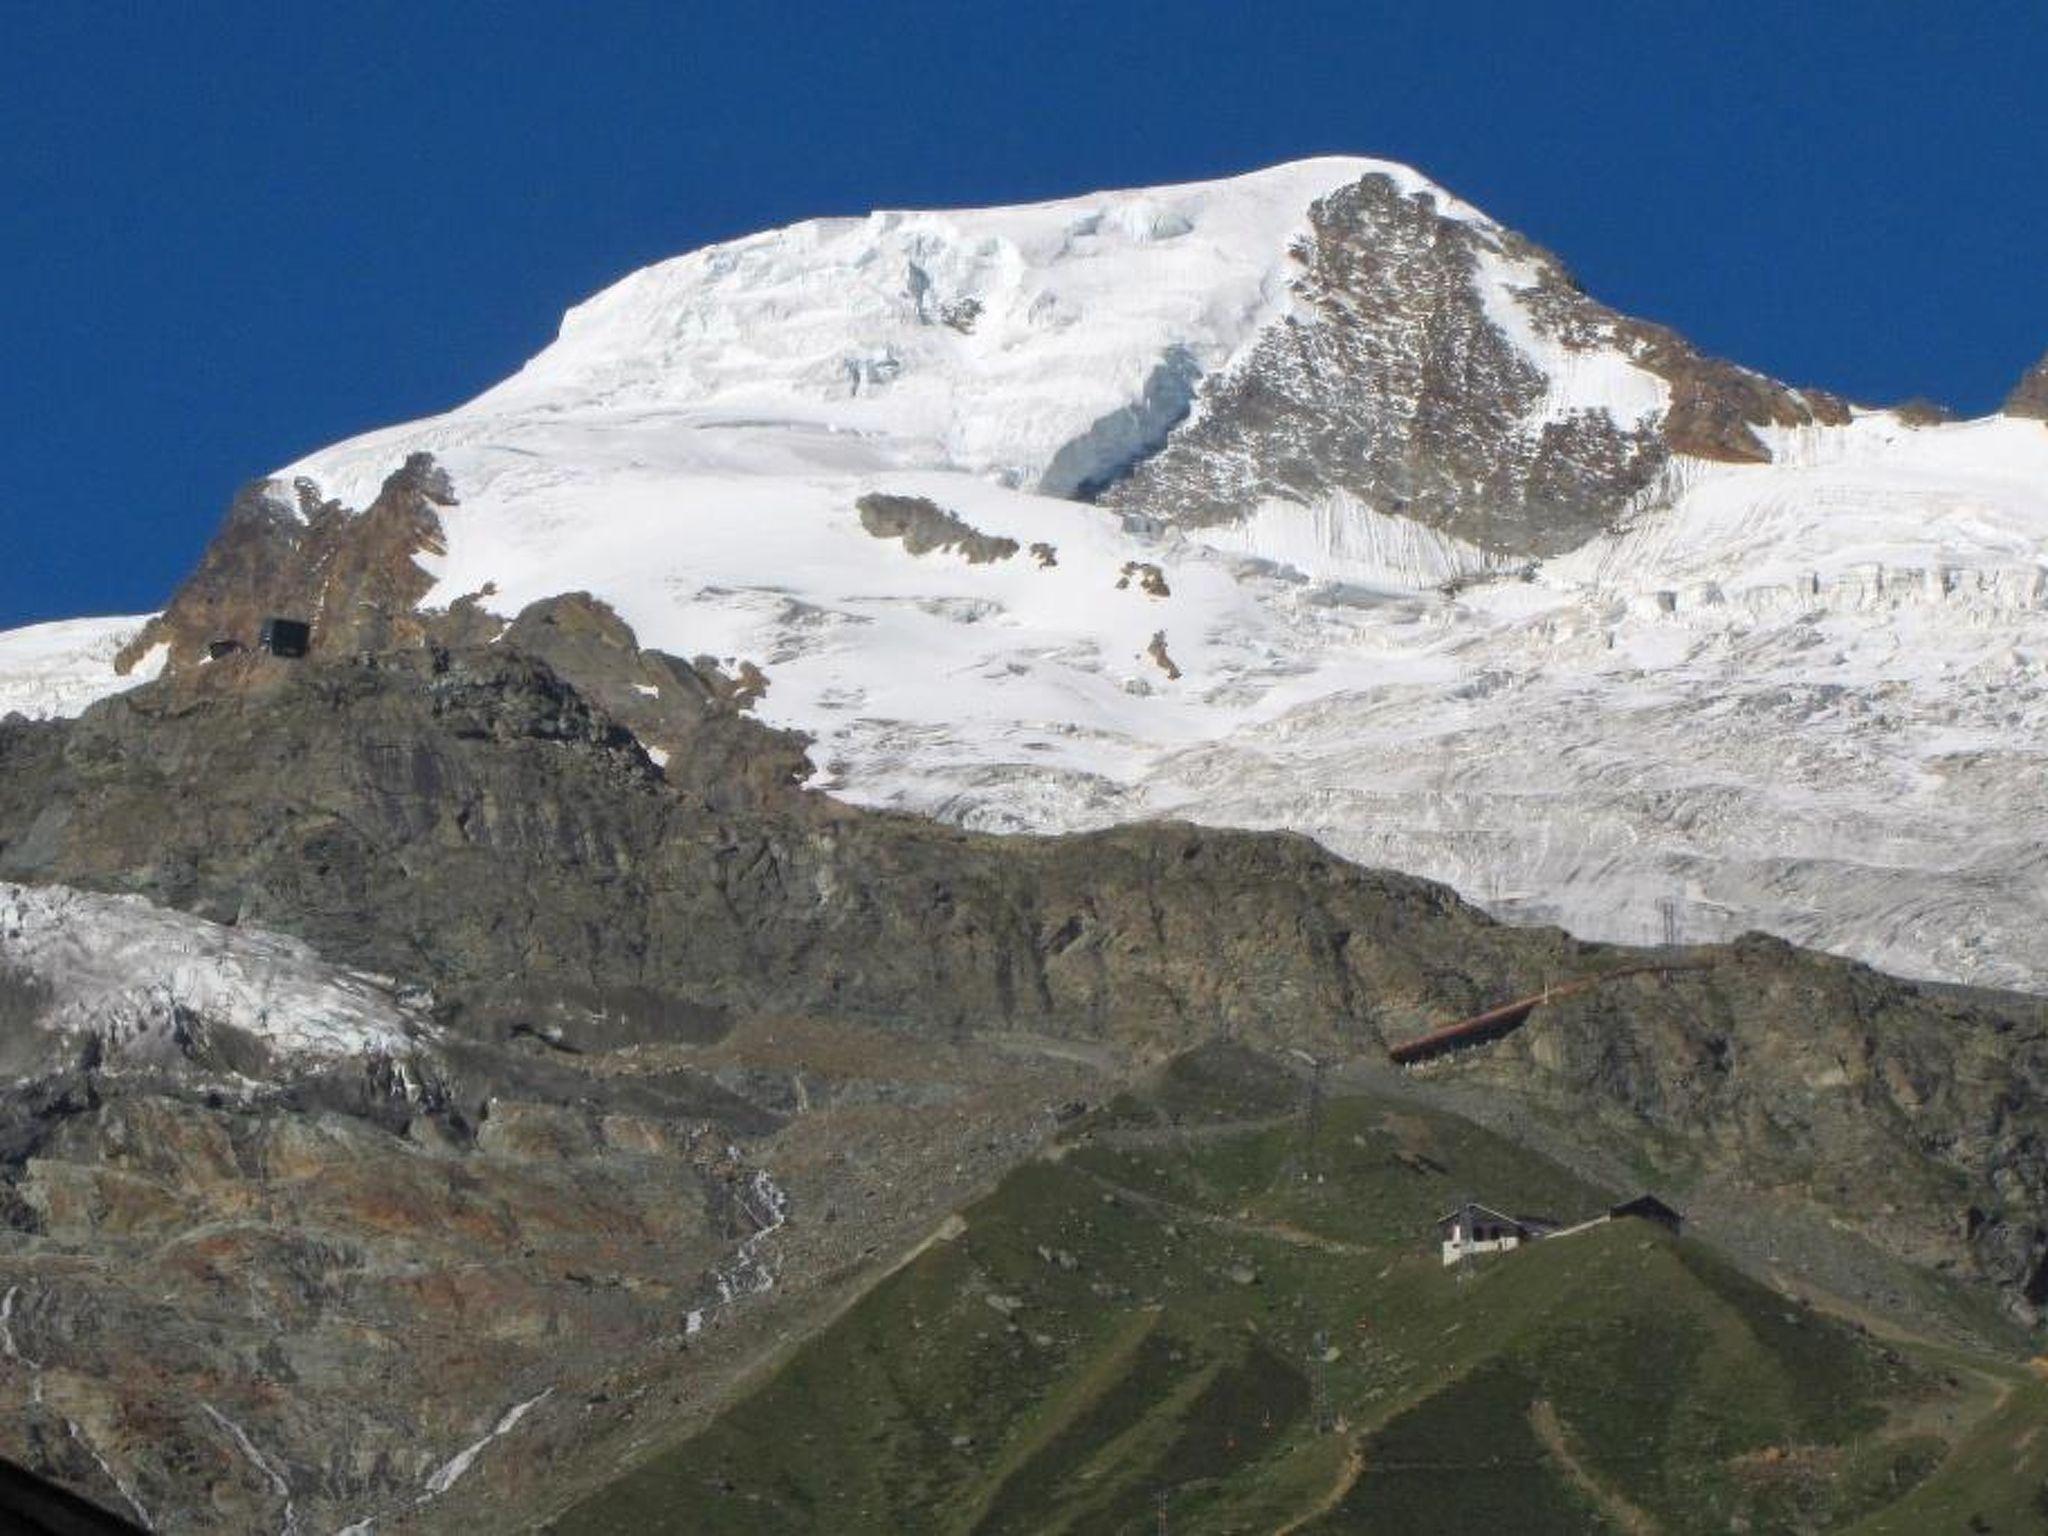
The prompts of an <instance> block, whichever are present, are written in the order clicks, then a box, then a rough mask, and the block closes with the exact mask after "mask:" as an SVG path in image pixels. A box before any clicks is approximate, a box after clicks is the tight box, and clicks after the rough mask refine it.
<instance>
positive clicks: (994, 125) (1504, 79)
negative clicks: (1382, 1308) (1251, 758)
mask: <svg viewBox="0 0 2048 1536" xmlns="http://www.w3.org/2000/svg"><path fill="white" fill-rule="evenodd" d="M132 12H141V13H144V14H143V15H142V16H141V17H139V18H138V17H136V16H134V15H131V14H128V13H132ZM1873 18H1882V19H1873ZM2044 148H2048V8H2044V7H2043V6H2042V5H2041V4H2040V3H2039V0H2027V3H2021V4H2011V5H2002V6H2001V5H1970V4H1942V5H1935V4H1925V5H1921V4H1909V3H1906V0H1899V3H1896V4H1892V3H1883V0H1881V3H1879V4H1876V5H1872V6H1847V5H1835V6H1821V5H1803V4H1786V3H1783V0H1778V3H1773V4H1768V5H1763V4H1759V5H1754V6H1750V5H1743V4H1733V3H1730V4H1718V5H1711V6H1709V5H1699V6H1694V5H1686V4H1679V3H1671V0H1667V3H1664V4H1644V3H1631V4H1625V5H1624V4H1613V5H1599V4H1589V3H1583V0H1582V3H1578V4H1574V5H1570V6H1564V5H1554V6H1553V5H1544V4H1530V3H1528V0H1522V3H1518V4H1513V5H1492V4H1467V5H1456V4H1449V3H1443V0H1439V3H1436V4H1431V5H1423V4H1417V3H1412V0H1411V3H1408V4H1401V5H1377V4H1371V3H1366V0H1344V3H1334V4H1297V5H1289V4H1285V3H1269V4H1265V5H1259V6H1253V5H1250V4H1245V3H1236V4H1214V5H1212V4H1205V3H1198V0H1177V3H1174V4H1170V5H1151V4H1143V3H1136V0H1121V3H1119V0H1105V3H1100V4H1089V5H1071V4H1061V3H1044V0H1041V3H1035V4H1030V5H1006V6H996V5H972V4H967V5H962V4H957V3H956V4H947V5H939V4H931V5H924V4H894V3H870V4H848V3H844V0H841V3H837V4H817V5H807V6H791V5H778V4H772V3H761V0H757V3H754V4H750V5H743V4H732V3H729V0H728V3H722V4H718V5H715V6H711V5H706V6H697V5H666V6H663V5H602V4H591V5H577V6H569V5H562V6H542V5H539V4H524V5H522V4H506V5H502V6H482V5H476V6H470V5H452V4H451V5H434V4H431V3H426V0H414V3H407V4H371V3H358V4H352V5H339V6H322V7H317V8H316V7H312V6H297V5H277V4H275V3H274V0H270V3H265V4H262V5H219V4H205V3H185V4H178V5H143V6H115V5H88V4H84V3H79V4H67V5H57V6H51V5H47V4H42V3H37V4H24V3H20V0H0V227H4V230H5V235H4V239H0V338H4V340H0V448H4V453H0V627H4V626H7V625H10V624H15V623H23V622H28V621H31V620H34V619H39V618H47V617H56V616H61V615H68V614H74V613H84V612H109V611H112V612H120V611H138V610H145V609H147V608H150V607H153V606H155V605H156V604H157V603H159V602H160V601H161V600H162V598H163V596H164V595H165V594H166V593H167V591H168V589H169V588H170V587H171V586H172V585H173V584H174V583H175V581H176V580H177V579H178V577H179V576H181V575H182V574H183V573H184V571H185V570H186V569H187V568H188V567H189V565H190V564H191V562H192V560H193V558H194V557H195V556H196V554H197V552H198V550H199V548H200V547H201V545H202V543H203V542H204V540H205V538H206V537H207V535H208V534H209V533H210V531H211V530H212V528H213V525H214V522H215V520H216V518H217V517H218V515H219V513H220V510H221V508H222V507H223V506H224V505H225V503H226V500H227V498H228V496H229V494H230V493H231V492H232V490H233V489H234V487H235V485H236V484H237V483H239V482H240V481H241V480H243V479H245V478H247V477H249V476H252V475H255V474H258V473H262V472H264V471H266V470H269V469H272V468H274V467H276V466H277V465H279V464H282V463H284V462H286V461H288V460H290V459H292V458H293V457H295V456H297V455H299V454H301V453H304V452H306V451H308V450H310V449H312V448H315V447H317V446H319V445H321V444H323V443H327V442H331V441H333V440H335V439H337V438H339V437H342V436H345V435H347V434H350V433H353V432H356V431H359V430H362V429H364V428H368V427H372V426H376V425H380V424H382V423H386V422H391V421H397V420H403V419H406V418H409V417H413V416H418V415H422V414H425V413H427V412H431V411H434V410H438V409H441V408H444V407H446V406H449V405H452V404H454V403H456V402H458V401H460V400H462V399H464V398H465V397H467V396H469V395H471V394H473V393H475V392H477V391H478V390H480V389H482V388H483V387H485V386H486V385H488V384H490V383H492V382H493V381H495V380H497V379H498V378H500V377H502V376H503V375H505V374H506V373H508V372H510V371H511V370H512V369H513V368H514V367H516V366H517V365H518V364H519V363H520V362H521V361H522V360H523V359H524V358H525V357H527V356H528V355H530V354H531V353H532V352H534V351H535V350H537V349H538V348H539V347H540V346H542V345H543V344H545V342H546V341H547V340H548V339H549V338H550V337H551V335H552V334H553V329H554V325H555V322H556V320H557V318H558V316H559V314H560V312H561V310H562V309H563V308H564V307H566V306H567V305H568V304H569V303H571V302H573V301H575V300H576V299H578V298H579V297H581V296H583V295H585V294H587V293H589V292H591V291H592V290H594V289H596V288H598V287H600V286H602V285H603V284H605V283H607V282H609V281H611V280H612V279H614V278H616V277H618V276H620V275H622V274H624V273H626V272H628V271H630V270H632V269H633V268H634V267H637V266H640V265H643V264H645V263H647V262H649V261H652V260H655V259H658V258H660V257H664V256H669V255H673V254H676V253H678V252H680V251H683V250H686V249H689V248H690V247H692V246H696V245H700V244H703V243H705V242H706V241H710V240H715V239H719V238H723V237H726V236H731V235H736V234H741V233H744V232H747V231H749V230H753V229H757V228H761V227H764V226H768V225H773V224H777V223H782V222H787V221H789V220H791V219H795V218H801V217H805V216H809V215H813V214H823V213H857V212H861V211H864V210H866V209H868V208H870V207H875V206H911V207H915V206H921V205H938V204H948V203H994V202H1012V201H1020V200H1025V199H1032V198H1041V197H1049V196H1055V195H1060V194H1066V193H1074V192H1080V191H1085V190H1088V189H1090V188H1094V187H1103V186H1119V185H1136V184H1142V183H1147V182H1157V181H1168V180H1185V179H1193V178H1199V177H1205V176H1213V175H1218V174H1224V173H1229V172H1233V171H1239V170H1245V169H1249V168H1252V167H1255V166H1258V165H1261V164H1265V163H1268V162H1272V161H1276V160H1282V159H1289V158H1293V157H1297V156H1301V155H1307V154H1315V153H1323V152H1354V153H1362V154H1374V155H1383V156H1388V157H1391V158H1396V159H1402V160H1407V161H1409V162H1411V163H1413V164H1415V165H1416V166H1418V167H1420V168H1421V169H1423V170H1424V171H1426V172H1427V173H1429V174H1430V175H1432V176H1434V177H1435V178H1436V179H1438V180H1439V181H1442V182H1444V183H1446V184H1447V185H1448V186H1450V187H1451V188H1452V189H1453V190H1454V191H1456V192H1458V193H1460V194H1462V195H1463V196H1465V197H1467V198H1468V199H1470V200H1472V201H1474V202H1476V203H1478V204H1479V205H1480V206H1482V207H1483V208H1485V209H1487V210H1488V211H1489V212H1490V213H1492V214H1494V215H1495V216H1496V217H1498V218H1500V219H1502V220H1504V221H1505V222H1507V223H1509V224H1511V225H1514V226H1516V227H1518V228H1520V229H1521V230H1523V231H1524V232H1525V233H1527V234H1530V235H1532V236H1533V237H1535V238H1536V239H1538V240H1540V241H1542V242H1543V243H1545V244H1547V245H1549V246H1550V247H1552V248H1553V249H1555V250H1557V251H1558V252H1559V253H1560V254H1561V255H1563V256H1564V258H1565V259H1566V261H1567V262H1568V263H1569V264H1570V265H1571V266H1572V267H1573V268H1574V269H1575V270H1576V271H1577V272H1578V274H1579V275H1580V277H1581V278H1582V280H1583V281H1584V282H1585V283H1586V285H1587V286H1588V287H1589V288H1590V289H1591V290H1592V291H1593V292H1594V293H1596V294H1598V295H1599V296H1601V297H1602V298H1604V299H1606V300H1608V301H1609V302H1611V303H1614V304H1616V305H1618V306H1619V307H1621V308H1623V309H1626V310H1631V311H1635V312H1637V313H1641V314H1644V315H1647V316H1650V317H1653V318H1656V319H1660V320H1664V321H1667V322H1669V323H1671V324H1674V325H1676V326H1678V327H1679V328H1680V329H1681V330H1683V331H1685V332H1687V333H1688V334H1690V335H1691V336H1692V337H1693V338H1694V339H1696V340H1697V341H1699V342H1700V343H1701V344H1703V345H1705V346H1707V347H1708V348H1710V349H1712V350H1715V351H1718V352H1722V353H1724V354H1727V355H1729V356H1732V357H1735V358H1737V359H1739V360H1741V361H1743V362H1746V363H1749V364H1751V365H1753V366H1756V367H1760V368H1763V369H1765V370H1767V371H1769V372H1772V373H1775V374H1778V375H1781V376H1783V377H1785V378H1788V379H1791V380H1793V381H1796V382H1807V383H1816V384H1822V385H1826V386H1828V387H1831V388H1834V389H1837V390H1841V391H1843V392H1845V393H1848V394H1850V395H1852V396H1855V397H1857V398H1859V399H1865V400H1871V401H1879V402H1882V401H1887V400H1892V399H1897V398H1899V397H1902V396H1905V395H1909V394H1928V395H1933V396H1935V397H1936V398H1939V399H1942V400H1945V401H1947V402H1949V403H1950V404H1952V405H1955V406H1957V407H1960V408H1962V409H1964V410H1966V411H1972V412H1974V411H1981V410H1985V409H1988V408H1990V407H1991V406H1992V405H1994V404H1995V402H1996V401H1997V399H1998V398H1999V396H2001V395H2002V394H2003V393H2004V391H2005V389H2006V388H2007V387H2008V386H2009V384H2010V383H2011V382H2012V380H2013V379H2014V378H2016V377H2017V376H2018V374H2019V373H2020V372H2021V370H2022V369H2023V368H2024V367H2025V365H2026V364H2027V363H2029V362H2030V361H2031V360H2032V359H2033V358H2034V357H2035V356H2037V355H2039V353H2040V352H2041V350H2042V349H2043V347H2044V346H2048V170H2044V163H2043V152H2044Z"/></svg>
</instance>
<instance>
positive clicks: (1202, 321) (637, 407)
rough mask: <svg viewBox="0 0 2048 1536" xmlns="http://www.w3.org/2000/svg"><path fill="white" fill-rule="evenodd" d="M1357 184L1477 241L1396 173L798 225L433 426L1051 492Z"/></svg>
mask: <svg viewBox="0 0 2048 1536" xmlns="http://www.w3.org/2000/svg"><path fill="white" fill-rule="evenodd" d="M1368 176H1371V177H1381V178H1385V179H1386V180H1387V182H1388V183H1389V184H1391V185H1392V186H1394V187H1397V188H1398V189H1400V191H1401V193H1402V195H1404V196H1423V197H1427V198H1428V199H1429V200H1430V206H1431V207H1432V208H1434V209H1436V210H1438V212H1439V213H1441V214H1442V215H1443V216H1444V217H1447V218H1453V219H1459V220H1467V221H1470V222H1472V223H1473V224H1474V225H1475V226H1485V227H1488V228H1490V227H1491V226H1490V225H1489V224H1487V221H1486V220H1485V219H1484V216H1483V215H1481V214H1480V213H1479V212H1478V211H1477V210H1476V209H1473V208H1471V207H1469V206H1468V205H1466V204H1463V203H1461V202H1459V201H1458V200H1457V199H1455V198H1453V197H1451V196H1450V194H1448V193H1446V192H1444V191H1443V190H1442V189H1441V188H1439V187H1437V186H1435V185H1434V184H1433V183H1431V182H1430V181H1428V180H1427V178H1425V177H1423V176H1421V175H1419V174H1418V173H1416V172H1415V171H1412V170H1410V169H1408V168H1407V167H1405V166H1400V165H1396V164H1394V163H1392V162H1387V161H1378V160H1368V159H1359V158H1337V157H1332V158H1325V159H1316V160H1304V161H1299V162H1294V163H1291V164H1287V165H1282V166H1277V167H1274V168H1272V169H1269V170H1264V171H1259V172H1255V173H1252V174H1249V175H1244V176H1237V177H1232V178H1228V179H1225V180H1220V181H1210V182H1198V183H1190V184H1187V185H1182V186H1169V187H1155V188H1146V189H1139V190H1131V191H1112V192H1101V193H1094V194H1089V195H1087V196H1083V197H1077V198H1068V199H1062V200H1059V201H1054V202H1046V203H1036V204H1029V205H1024V206H1018V207H1003V208H980V209H957V210H937V211H881V212H875V213H872V214H869V215H867V216H866V217H864V218H832V219H814V220H809V221H806V222H803V223H799V224H794V225H790V226H788V227H786V228H782V229H776V230H770V231H767V232H765V233H762V234H758V235H752V236H748V237H746V238H743V239H739V240H733V241H728V242H725V243H722V244H718V245H713V246H708V247H706V248H704V249H702V250H698V251H694V252H691V253H690V254H688V255H684V256H681V257H678V258H675V259H674V260H671V261H666V262H662V263H659V264H657V265H655V266H651V267H648V268H645V269H643V270H641V271H638V272H635V273H633V274H632V275H631V276H629V277H627V278H625V279H623V280H622V281H620V282H618V283H615V284H614V285H612V286H611V287H610V288H607V289H605V290H604V291H603V292H601V293H599V294H597V295H595V296H594V297H592V298H591V299H589V300H587V301H585V302H584V303H582V304H579V305H577V306H576V307H575V308H573V309H571V310H570V311H569V312H568V314H567V316H566V317H565V318H564V320H563V322H562V327H561V333H560V336H559V337H558V339H557V340H556V341H555V342H554V343H553V344H552V345H551V346H549V347H548V348H547V349H546V350H544V351H543V352H541V353H540V354H539V355H538V356H537V357H535V358H534V359H533V360H532V361H531V362H529V363H528V364H527V365H526V366H525V367H524V368H523V369H521V370H520V372H518V373H517V374H515V375H514V376H513V377H512V378H510V379H508V380H507V381H505V382H504V383H503V384H501V385H499V386H497V387H496V388H494V389H492V390H489V391H487V392H486V393H485V394H483V395H482V396H480V397H478V398H477V399H475V400H473V401H471V402H470V403H469V404H468V405H466V406H463V407H462V408H460V409H459V410H457V411H455V412H453V413H452V414H451V416H450V417H448V418H444V421H445V422H446V423H447V424H448V430H449V431H450V432H451V433H453V434H457V435H459V434H460V432H461V428H462V426H463V425H472V426H473V425H475V424H477V423H480V422H484V421H492V422H496V423H500V424H503V423H506V422H508V421H517V420H521V419H531V418H545V419H554V420H559V419H561V418H562V417H564V416H574V417H576V418H578V419H580V420H584V421H589V422H592V423H599V422H603V421H607V420H609V421H614V422H620V423H626V422H633V421H641V422H644V421H646V420H648V419H649V418H651V417H655V416H659V417H664V418H667V419H669V420H671V421H672V422H674V424H675V425H677V426H678V427H679V428H682V427H690V428H718V427H721V426H731V425H755V426H766V425H773V426H777V427H780V428H783V429H786V430H789V431H794V432H800V433H815V432H831V433H840V434H847V435H851V436H854V437H857V438H861V439H867V440H872V441H876V442H880V443H884V444H886V445H887V448H888V450H889V454H890V457H891V459H892V460H893V461H894V462H896V463H899V464H901V465H903V466H904V467H915V468H940V469H952V470H962V471H966V472H968V473H974V474H983V475H988V476H992V477H994V478H996V479H998V480H1000V481H1001V482H1002V483H1004V484H1008V485H1013V486H1019V487H1022V488H1026V489H1036V488H1040V487H1041V486H1043V487H1044V488H1046V489H1049V490H1051V491H1052V492H1053V493H1054V494H1067V493H1069V492H1071V491H1072V490H1074V489H1076V488H1077V487H1079V486H1080V485H1082V484H1084V483H1087V482H1089V481H1090V480H1092V479H1094V478H1097V477H1100V476H1102V475H1104V474H1107V473H1111V472H1114V471H1115V470H1116V469H1117V468H1118V467H1120V464H1121V462H1122V460H1123V458H1125V457H1127V456H1129V455H1130V454H1132V453H1134V452H1136V451H1138V450H1139V449H1141V448H1143V447H1145V446H1149V445H1150V444H1151V443H1153V442H1155V441H1157V440H1158V439H1159V438H1160V437H1163V435H1164V434H1165V432H1166V430H1167V429H1168V428H1169V427H1171V425H1172V424H1173V423H1174V422H1175V421H1177V420H1178V419H1179V418H1180V416H1181V415H1182V414H1184V413H1185V412H1186V410H1187V408H1188V405H1189V403H1190V400H1191V398H1192V395H1193V390H1194V387H1195V385H1196V383H1197V381H1198V380H1199V379H1200V378H1201V377H1203V376H1204V375H1207V374H1210V373H1213V372H1215V371H1217V370H1220V369H1223V368H1225V367H1227V366H1228V364H1229V363H1230V361H1231V360H1232V359H1233V358H1234V357H1235V356H1236V355H1237V354H1238V353H1239V351H1240V350H1241V349H1242V348H1243V347H1244V346H1245V344H1246V343H1247V341H1248V340H1249V339H1250V338H1251V337H1252V336H1254V335H1255V334H1257V332H1258V331H1259V330H1260V329H1261V328H1262V327H1265V326H1267V325H1269V324H1271V323H1272V322H1273V321H1275V320H1276V319H1277V318H1279V317H1280V316H1282V315H1284V314H1285V313H1286V312H1287V311H1288V309H1289V307H1290V305H1291V302H1292V300H1291V287H1292V284H1293V281H1294V279H1295V277H1296V276H1297V275H1298V272H1299V262H1298V260H1297V259H1296V257H1295V256H1294V254H1293V249H1294V247H1295V246H1296V244H1297V242H1298V241H1299V240H1300V239H1301V238H1302V237H1303V236H1304V235H1305V234H1306V233H1307V232H1308V230H1309V212H1308V211H1309V209H1310V208H1311V207H1312V206H1313V205H1314V204H1315V203H1316V202H1317V201H1318V200H1319V199H1321V198H1323V197H1326V196H1327V195H1329V194H1330V193H1331V192H1333V191H1335V190H1337V189H1338V188H1340V187H1343V186H1347V185H1351V184H1354V183H1356V182H1357V181H1359V180H1360V179H1361V178H1364V177H1368ZM1125 417H1130V418H1132V419H1128V420H1126V419H1122V418H1125ZM1105 421H1110V422H1113V423H1115V425H1114V427H1113V428H1112V430H1110V431H1108V432H1106V433H1103V434H1102V435H1101V439H1100V440H1099V441H1097V442H1095V443H1094V444H1092V445H1091V444H1090V443H1089V442H1088V441H1087V439H1088V437H1089V434H1090V433H1091V432H1092V431H1095V430H1096V429H1097V428H1098V426H1099V424H1101V423H1104V422H1105ZM370 441H371V443H373V444H374V443H376V442H377V438H376V437H373V438H372V439H371V440H370ZM1063 455H1064V456H1063ZM386 457H387V455H384V454H382V453H377V454H375V455H373V457H372V459H371V460H370V461H369V462H365V463H360V464H359V463H356V462H353V461H352V460H351V458H350V457H349V456H337V455H336V454H335V453H333V452H328V453H323V454H317V455H314V456H313V457H312V458H310V459H308V460H307V461H305V462H304V463H303V464H301V465H296V466H293V467H292V469H291V470H290V471H287V473H288V474H295V473H300V472H304V473H309V474H311V475H312V476H313V478H315V479H316V480H318V481H319V482H320V484H321V486H322V488H323V490H324V491H326V492H327V493H328V494H330V495H334V496H337V497H339V498H340V499H341V500H343V501H344V502H348V503H350V504H353V505H365V504H367V502H368V500H369V498H370V497H371V496H372V495H374V493H375V490H376V486H377V483H378V479H379V478H380V477H381V474H382V473H383V472H384V470H385V469H386V468H388V464H386V463H385V462H384V461H385V458H386Z"/></svg>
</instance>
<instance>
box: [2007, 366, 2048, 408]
mask: <svg viewBox="0 0 2048 1536" xmlns="http://www.w3.org/2000/svg"><path fill="white" fill-rule="evenodd" d="M2000 409H2001V410H2002V411H2004V413H2005V414H2006V415H2008V416H2025V417H2029V418H2031V419H2032V420H2035V421H2048V354H2044V355H2043V356H2042V358H2041V361H2039V362H2038V363H2036V364H2034V366H2033V367H2031V368H2029V369H2028V370H2027V371H2026V374H2025V376H2024V377H2022V378H2021V379H2020V381H2019V383H2017V384H2015V385H2014V386H2013V387H2012V393H2011V394H2009V395H2007V396H2006V397H2005V404H2004V405H2003V406H2001V407H2000Z"/></svg>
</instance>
